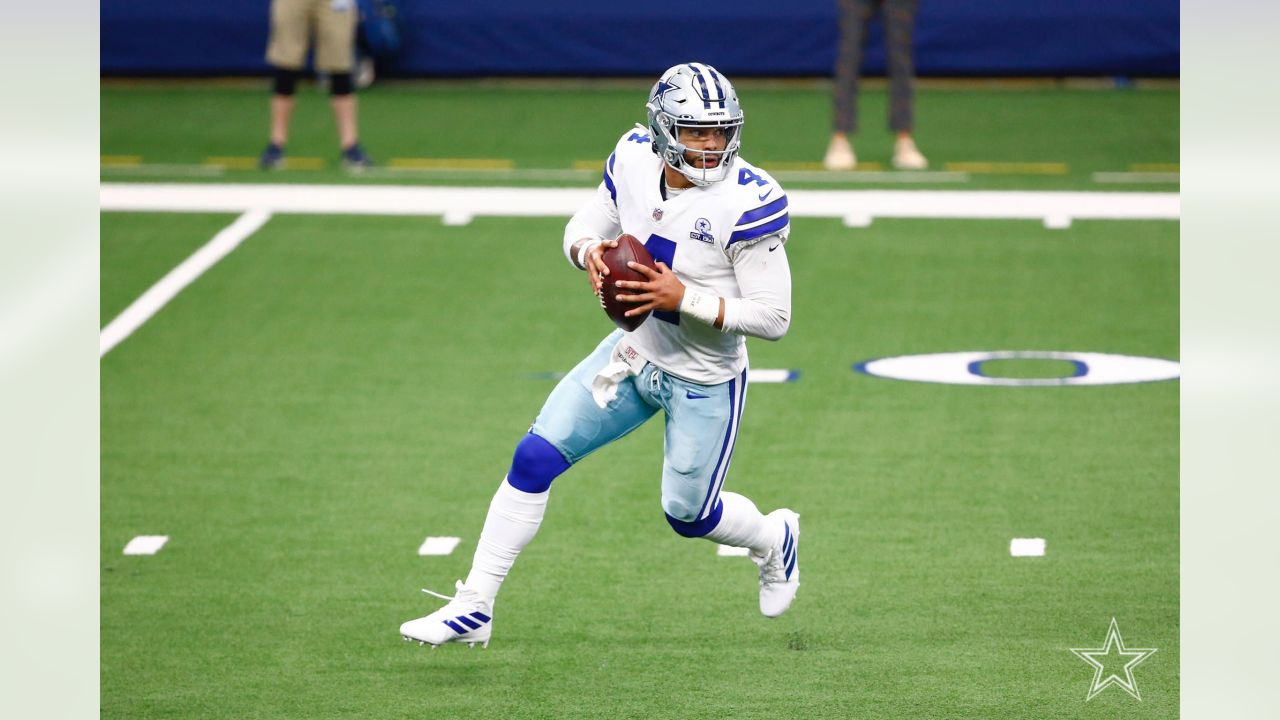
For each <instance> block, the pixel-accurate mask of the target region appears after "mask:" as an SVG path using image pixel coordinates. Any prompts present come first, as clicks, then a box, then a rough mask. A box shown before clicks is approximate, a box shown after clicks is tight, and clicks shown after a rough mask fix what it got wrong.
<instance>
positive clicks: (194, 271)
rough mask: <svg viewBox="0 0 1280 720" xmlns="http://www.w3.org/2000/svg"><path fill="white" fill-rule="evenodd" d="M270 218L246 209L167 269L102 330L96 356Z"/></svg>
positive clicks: (114, 344) (267, 213)
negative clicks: (167, 272)
mask: <svg viewBox="0 0 1280 720" xmlns="http://www.w3.org/2000/svg"><path fill="white" fill-rule="evenodd" d="M270 219H271V212H270V211H269V210H263V209H261V208H253V209H247V210H246V211H245V213H244V214H243V215H241V216H240V217H239V218H237V219H236V221H235V222H233V223H231V224H230V225H228V226H227V227H225V228H223V229H222V230H221V231H220V232H219V233H218V234H217V235H214V236H213V239H212V240H210V241H209V242H207V243H205V245H204V246H203V247H201V248H200V249H199V250H197V251H195V253H193V254H192V255H191V257H189V258H187V259H186V260H183V261H182V264H180V265H178V266H177V267H176V268H174V269H172V270H170V271H169V274H168V275H165V276H164V277H163V278H161V279H160V282H158V283H156V284H155V285H152V286H151V288H150V289H148V290H147V291H146V292H145V293H143V294H142V297H139V298H138V299H137V300H134V301H133V304H131V305H130V306H129V307H127V308H125V310H124V312H122V313H120V314H119V315H118V316H117V317H116V318H115V319H114V320H112V321H111V322H109V323H107V326H106V327H105V328H103V329H102V335H101V336H100V338H99V339H98V357H102V356H103V355H106V354H107V353H108V352H110V351H111V348H113V347H115V346H116V345H119V344H120V342H121V341H122V340H124V339H125V338H127V337H129V335H131V334H132V333H133V331H134V330H137V329H138V328H139V327H142V324H143V323H145V322H146V321H147V320H149V319H151V316H152V315H155V314H156V313H157V312H158V311H159V310H160V308H162V307H164V306H165V304H167V303H168V302H169V301H170V300H172V299H173V298H174V297H176V296H177V294H178V293H180V292H182V289H183V288H185V287H186V286H188V285H190V284H191V283H192V282H193V281H194V280H195V279H196V278H198V277H200V275H202V274H203V273H204V271H205V270H208V269H209V268H211V267H213V266H214V264H216V263H217V262H218V261H219V260H221V259H222V258H224V257H226V256H227V253H229V252H231V251H232V250H235V249H236V246H238V245H239V244H240V243H241V242H243V241H244V239H245V238H247V237H249V236H250V235H252V234H253V233H254V232H256V231H257V230H258V228H260V227H262V225H263V224H264V223H266V222H267V220H270Z"/></svg>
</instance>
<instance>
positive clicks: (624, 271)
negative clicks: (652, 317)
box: [600, 235, 658, 332]
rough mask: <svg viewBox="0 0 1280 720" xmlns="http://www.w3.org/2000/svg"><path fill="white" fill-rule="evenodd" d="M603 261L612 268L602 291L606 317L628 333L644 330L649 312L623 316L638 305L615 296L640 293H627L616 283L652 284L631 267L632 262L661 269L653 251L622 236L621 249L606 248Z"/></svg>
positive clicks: (620, 238)
mask: <svg viewBox="0 0 1280 720" xmlns="http://www.w3.org/2000/svg"><path fill="white" fill-rule="evenodd" d="M602 258H603V259H604V264H605V265H607V266H608V267H609V274H608V275H605V276H604V277H603V278H602V280H603V283H602V285H603V287H602V289H601V291H600V304H601V305H602V306H604V311H605V314H606V315H608V316H609V319H610V320H613V322H614V324H615V325H617V326H618V327H620V328H622V329H623V330H626V331H627V332H631V331H632V330H635V329H636V328H638V327H640V325H641V324H642V323H643V322H644V321H645V318H647V317H649V313H648V312H645V313H641V314H640V315H632V316H631V317H623V316H622V314H623V313H625V312H626V311H628V310H631V309H634V308H635V307H637V305H636V304H635V303H628V302H622V301H621V300H616V299H615V296H617V295H619V294H635V293H636V292H637V291H636V290H623V289H621V288H618V287H615V286H614V283H616V282H617V281H619V280H634V281H637V282H646V281H648V279H649V278H647V277H645V276H644V275H642V274H641V273H640V272H639V271H637V270H632V269H631V268H629V267H627V263H628V262H636V263H639V264H641V265H647V266H649V267H651V268H653V269H655V270H657V269H658V266H657V265H656V264H655V263H654V261H653V256H652V255H650V254H649V250H648V249H647V248H646V247H645V246H644V244H643V243H641V242H640V241H639V240H637V239H636V238H635V236H634V235H621V236H619V237H618V247H616V248H605V251H604V253H603V254H602Z"/></svg>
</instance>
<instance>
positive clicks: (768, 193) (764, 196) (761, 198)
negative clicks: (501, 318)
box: [756, 188, 773, 201]
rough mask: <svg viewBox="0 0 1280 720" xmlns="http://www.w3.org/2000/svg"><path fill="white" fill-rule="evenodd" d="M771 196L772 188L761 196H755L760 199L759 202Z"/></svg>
mask: <svg viewBox="0 0 1280 720" xmlns="http://www.w3.org/2000/svg"><path fill="white" fill-rule="evenodd" d="M772 194H773V188H769V192H767V193H765V194H763V195H757V196H756V197H758V198H760V200H761V201H763V200H764V199H765V198H767V197H769V196H770V195H772Z"/></svg>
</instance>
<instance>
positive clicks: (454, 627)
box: [443, 620, 467, 635]
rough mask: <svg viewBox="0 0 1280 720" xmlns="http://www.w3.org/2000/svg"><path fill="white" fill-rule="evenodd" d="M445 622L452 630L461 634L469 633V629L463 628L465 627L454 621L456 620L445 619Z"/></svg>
mask: <svg viewBox="0 0 1280 720" xmlns="http://www.w3.org/2000/svg"><path fill="white" fill-rule="evenodd" d="M443 622H444V624H445V625H448V626H449V629H450V630H452V631H454V632H456V633H458V634H459V635H466V634H467V631H466V630H465V629H463V627H462V626H461V625H459V624H458V623H456V622H454V621H452V620H444V621H443Z"/></svg>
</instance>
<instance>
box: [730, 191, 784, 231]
mask: <svg viewBox="0 0 1280 720" xmlns="http://www.w3.org/2000/svg"><path fill="white" fill-rule="evenodd" d="M786 208H787V196H786V195H783V196H782V197H780V198H778V199H777V200H774V201H773V202H771V203H769V204H768V205H763V206H761V207H758V208H756V209H755V210H749V211H747V212H744V213H742V217H740V218H738V225H749V224H751V223H753V222H755V221H757V220H763V219H765V218H767V217H769V216H770V215H774V214H776V213H778V212H779V211H781V210H785V209H786Z"/></svg>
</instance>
